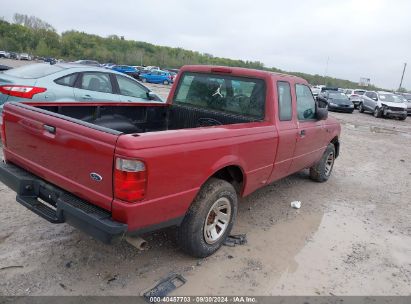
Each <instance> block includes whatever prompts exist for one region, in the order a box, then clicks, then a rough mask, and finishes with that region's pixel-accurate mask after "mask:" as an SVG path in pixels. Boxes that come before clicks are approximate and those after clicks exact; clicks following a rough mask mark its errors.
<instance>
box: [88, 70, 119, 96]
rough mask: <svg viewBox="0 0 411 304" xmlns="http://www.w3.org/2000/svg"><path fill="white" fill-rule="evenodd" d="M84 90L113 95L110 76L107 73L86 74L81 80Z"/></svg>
mask: <svg viewBox="0 0 411 304" xmlns="http://www.w3.org/2000/svg"><path fill="white" fill-rule="evenodd" d="M80 87H81V88H82V89H84V90H89V91H95V92H102V93H112V92H113V88H112V86H111V81H110V76H109V74H107V73H98V72H85V73H83V78H82V80H81V86H80Z"/></svg>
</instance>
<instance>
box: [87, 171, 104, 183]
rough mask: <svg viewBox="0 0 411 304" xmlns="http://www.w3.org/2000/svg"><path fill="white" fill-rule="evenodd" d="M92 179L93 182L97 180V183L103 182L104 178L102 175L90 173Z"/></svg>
mask: <svg viewBox="0 0 411 304" xmlns="http://www.w3.org/2000/svg"><path fill="white" fill-rule="evenodd" d="M90 178H91V179H92V180H95V181H96V182H101V181H102V179H103V177H102V176H101V175H100V174H97V173H95V172H92V173H90Z"/></svg>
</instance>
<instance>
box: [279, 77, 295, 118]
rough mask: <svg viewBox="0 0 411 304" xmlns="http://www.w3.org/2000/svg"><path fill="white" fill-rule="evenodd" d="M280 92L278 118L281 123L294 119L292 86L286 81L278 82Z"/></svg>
mask: <svg viewBox="0 0 411 304" xmlns="http://www.w3.org/2000/svg"><path fill="white" fill-rule="evenodd" d="M277 91H278V117H279V118H280V120H281V121H286V120H291V119H292V111H293V108H292V103H291V88H290V84H289V83H288V82H285V81H279V82H277Z"/></svg>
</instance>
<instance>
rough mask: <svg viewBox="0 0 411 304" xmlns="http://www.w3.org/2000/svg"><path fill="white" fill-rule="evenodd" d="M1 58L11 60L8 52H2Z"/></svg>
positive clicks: (0, 52) (0, 53)
mask: <svg viewBox="0 0 411 304" xmlns="http://www.w3.org/2000/svg"><path fill="white" fill-rule="evenodd" d="M0 58H10V54H9V53H8V52H6V51H0Z"/></svg>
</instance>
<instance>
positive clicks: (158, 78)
mask: <svg viewBox="0 0 411 304" xmlns="http://www.w3.org/2000/svg"><path fill="white" fill-rule="evenodd" d="M139 78H140V79H141V81H142V82H150V83H162V84H166V85H167V84H170V83H173V79H172V77H171V75H170V73H168V72H165V71H161V70H151V71H149V72H144V73H143V72H141V73H140V75H139Z"/></svg>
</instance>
